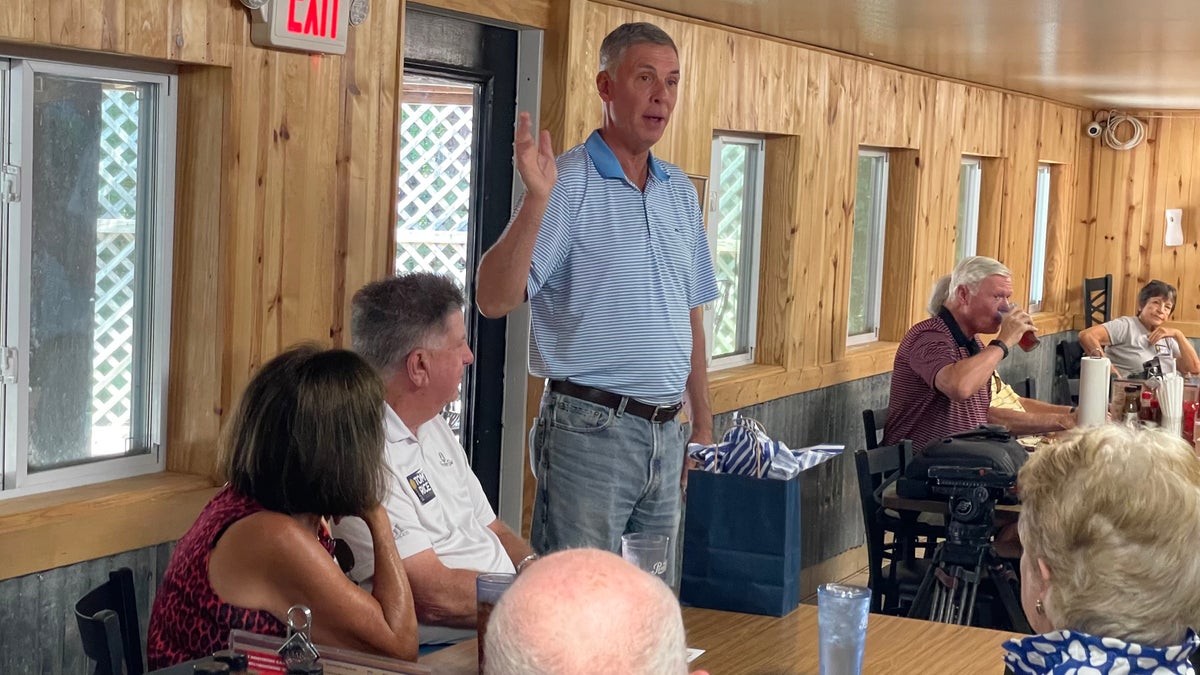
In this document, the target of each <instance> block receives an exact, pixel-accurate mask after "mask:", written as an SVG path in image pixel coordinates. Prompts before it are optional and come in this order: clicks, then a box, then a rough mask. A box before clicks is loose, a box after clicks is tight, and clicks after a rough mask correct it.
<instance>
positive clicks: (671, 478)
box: [529, 389, 686, 554]
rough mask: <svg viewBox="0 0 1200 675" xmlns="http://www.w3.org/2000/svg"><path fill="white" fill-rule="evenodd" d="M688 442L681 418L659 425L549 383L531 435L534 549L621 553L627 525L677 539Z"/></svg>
mask: <svg viewBox="0 0 1200 675" xmlns="http://www.w3.org/2000/svg"><path fill="white" fill-rule="evenodd" d="M685 441H686V439H685V438H684V436H683V429H682V427H681V426H680V424H679V422H677V421H674V420H672V421H670V422H663V423H659V424H654V423H651V422H650V421H649V420H646V419H643V418H641V417H638V416H636V415H631V414H629V413H626V412H624V411H618V410H613V409H612V408H607V407H605V406H602V405H599V404H596V403H591V402H590V401H584V400H582V399H578V398H574V397H572V396H567V395H565V394H559V393H556V392H552V391H550V390H549V389H547V390H546V393H545V395H544V396H542V404H541V410H540V412H539V414H538V418H537V420H536V422H535V424H534V427H533V430H532V431H531V432H530V440H529V449H530V462H531V463H532V465H533V466H532V468H533V475H534V477H535V478H537V499H536V501H535V502H534V505H533V525H532V531H531V532H530V543H531V544H532V545H533V548H534V550H536V551H537V552H538V553H548V552H551V551H557V550H561V549H566V548H581V547H589V548H599V549H604V550H608V551H612V552H614V553H617V554H619V553H620V552H621V535H622V534H625V533H627V532H652V533H658V534H665V535H667V536H669V537H670V538H671V543H672V544H674V543H675V538H676V536H677V535H678V533H679V497H680V490H679V477H680V473H681V472H682V470H683V453H684V449H685V445H686V443H685Z"/></svg>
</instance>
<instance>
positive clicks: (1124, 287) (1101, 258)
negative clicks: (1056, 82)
mask: <svg viewBox="0 0 1200 675" xmlns="http://www.w3.org/2000/svg"><path fill="white" fill-rule="evenodd" d="M1138 117H1139V118H1140V119H1141V120H1142V121H1143V122H1145V123H1146V139H1145V141H1144V142H1143V143H1142V144H1141V145H1139V146H1138V147H1136V148H1134V149H1132V150H1113V149H1111V148H1109V147H1107V146H1105V145H1104V144H1103V143H1101V142H1100V141H1098V140H1091V139H1087V140H1086V142H1085V143H1083V144H1081V146H1080V152H1081V154H1082V153H1083V152H1084V151H1085V150H1086V151H1087V152H1088V153H1089V154H1090V155H1091V157H1092V158H1093V159H1092V160H1091V161H1090V162H1088V163H1085V164H1082V166H1090V171H1087V172H1086V173H1085V174H1084V175H1083V176H1081V177H1080V178H1079V179H1078V180H1079V182H1080V183H1081V184H1083V183H1088V182H1090V188H1086V189H1085V188H1084V187H1081V188H1080V190H1079V193H1078V197H1079V198H1080V202H1079V204H1078V207H1077V208H1078V209H1080V210H1081V211H1082V213H1081V216H1082V217H1081V218H1080V219H1079V227H1078V228H1077V231H1076V232H1075V233H1074V240H1073V244H1072V249H1073V251H1074V252H1077V253H1082V254H1083V256H1082V257H1083V258H1084V259H1085V263H1084V273H1085V274H1086V276H1103V275H1104V274H1107V273H1111V274H1112V275H1113V299H1114V302H1115V305H1114V307H1113V316H1120V315H1122V314H1132V313H1134V312H1135V311H1136V310H1137V305H1136V303H1137V292H1138V289H1140V288H1141V287H1142V286H1143V285H1145V284H1146V282H1148V281H1150V280H1151V279H1162V280H1163V281H1166V282H1168V283H1170V284H1172V285H1174V286H1175V287H1176V288H1177V289H1178V290H1179V301H1178V302H1177V303H1176V305H1175V314H1174V316H1173V317H1172V318H1173V321H1174V325H1175V326H1176V327H1178V328H1179V329H1181V330H1183V331H1184V333H1185V334H1187V335H1188V336H1189V337H1200V161H1197V160H1196V155H1197V152H1198V151H1200V116H1198V114H1197V113H1195V112H1144V113H1139V114H1138ZM1089 119H1090V118H1089ZM1085 194H1088V195H1090V196H1091V198H1090V199H1088V200H1086V201H1084V200H1083V197H1084V195H1085ZM1171 208H1178V209H1183V237H1184V244H1183V246H1173V247H1168V246H1166V245H1165V244H1164V241H1163V239H1164V230H1165V229H1166V215H1165V213H1164V211H1165V210H1166V209H1171ZM1072 301H1073V302H1074V301H1075V300H1074V299H1072ZM1079 302H1080V303H1082V300H1080V301H1079Z"/></svg>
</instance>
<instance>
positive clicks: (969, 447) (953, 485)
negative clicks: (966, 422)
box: [896, 426, 1029, 504]
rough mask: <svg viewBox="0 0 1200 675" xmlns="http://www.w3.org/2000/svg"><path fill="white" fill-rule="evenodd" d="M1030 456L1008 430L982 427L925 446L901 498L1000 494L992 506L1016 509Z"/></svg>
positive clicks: (902, 483) (902, 481) (909, 469)
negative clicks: (1019, 484)
mask: <svg viewBox="0 0 1200 675" xmlns="http://www.w3.org/2000/svg"><path fill="white" fill-rule="evenodd" d="M1028 456H1029V453H1028V451H1026V450H1025V448H1024V447H1022V446H1021V444H1020V443H1017V442H1016V440H1014V439H1013V438H1012V436H1010V435H1009V434H1008V430H1007V429H1004V428H1003V427H988V426H982V427H979V428H977V429H972V430H970V431H965V432H962V433H959V434H954V435H953V436H947V437H946V438H943V439H941V440H939V441H935V442H933V443H930V444H929V445H928V446H926V447H925V449H924V450H923V451H921V453H920V454H918V455H917V456H916V457H913V458H912V460H911V461H909V463H908V466H906V467H905V469H904V475H903V476H901V477H900V478H899V480H898V481H897V482H896V493H897V494H898V495H900V496H901V497H907V498H909V499H929V498H930V497H932V496H934V495H938V496H945V497H953V496H956V495H958V496H963V497H965V496H967V495H968V494H969V492H970V489H971V488H982V489H985V490H987V491H988V492H989V493H993V492H994V493H995V494H992V498H993V501H998V502H1000V503H1002V504H1015V503H1016V502H1017V499H1016V490H1015V489H1012V488H1013V486H1014V485H1015V484H1016V482H1017V472H1018V471H1020V469H1021V466H1022V465H1023V464H1025V460H1026V458H1027V457H1028ZM935 488H936V489H935ZM979 501H983V500H982V499H981V500H979Z"/></svg>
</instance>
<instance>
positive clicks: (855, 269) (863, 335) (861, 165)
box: [846, 148, 888, 344]
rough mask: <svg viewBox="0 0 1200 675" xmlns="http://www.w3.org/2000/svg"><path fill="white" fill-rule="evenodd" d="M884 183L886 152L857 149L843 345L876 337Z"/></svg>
mask: <svg viewBox="0 0 1200 675" xmlns="http://www.w3.org/2000/svg"><path fill="white" fill-rule="evenodd" d="M887 182H888V155H887V152H886V151H883V150H870V149H866V148H863V149H860V150H859V151H858V180H857V184H856V186H855V191H854V251H853V256H852V257H851V259H850V308H849V310H850V311H849V316H848V317H847V321H846V333H847V340H846V342H847V344H861V343H864V342H872V341H874V340H877V339H878V338H879V299H880V291H881V287H882V285H883V231H884V226H885V222H886V221H887Z"/></svg>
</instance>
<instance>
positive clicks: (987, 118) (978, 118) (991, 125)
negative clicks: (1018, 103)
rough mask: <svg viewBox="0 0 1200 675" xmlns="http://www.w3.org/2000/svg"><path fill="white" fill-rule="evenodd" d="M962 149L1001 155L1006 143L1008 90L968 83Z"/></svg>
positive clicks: (964, 88) (984, 155) (976, 152)
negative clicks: (1006, 101)
mask: <svg viewBox="0 0 1200 675" xmlns="http://www.w3.org/2000/svg"><path fill="white" fill-rule="evenodd" d="M960 95H961V96H963V97H964V98H963V134H962V151H963V154H966V155H978V156H980V157H999V156H1000V153H1001V148H1002V146H1003V144H1004V140H1003V139H1004V124H1003V121H1002V120H1003V114H1004V94H1003V93H1001V92H999V91H996V90H994V89H984V88H982V87H974V86H971V85H964V86H963V89H962V91H961V94H960Z"/></svg>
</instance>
